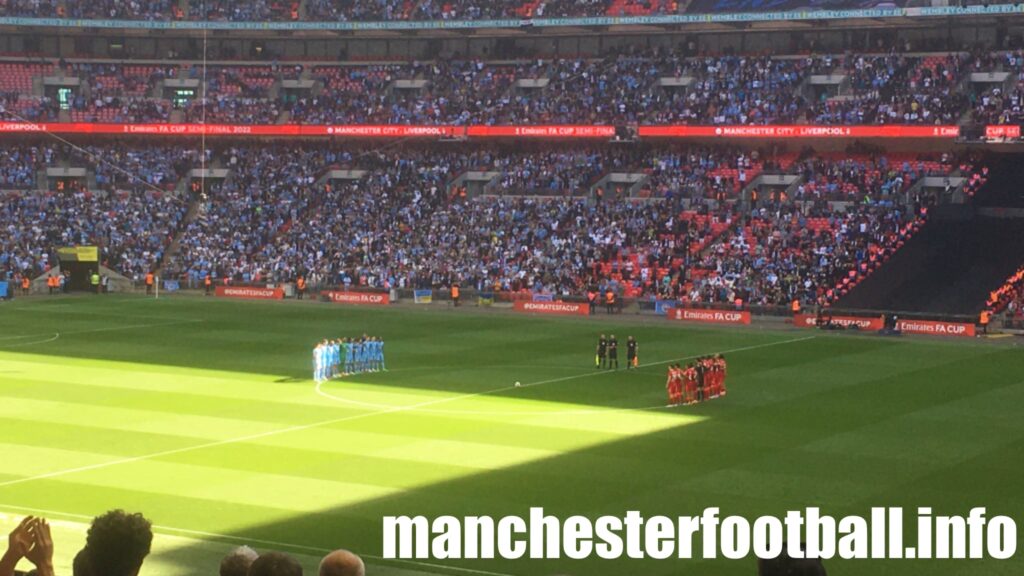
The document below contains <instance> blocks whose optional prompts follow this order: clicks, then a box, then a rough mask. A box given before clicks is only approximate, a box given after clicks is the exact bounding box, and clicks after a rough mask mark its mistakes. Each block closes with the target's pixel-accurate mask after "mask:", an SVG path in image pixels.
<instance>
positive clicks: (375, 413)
mask: <svg viewBox="0 0 1024 576" xmlns="http://www.w3.org/2000/svg"><path fill="white" fill-rule="evenodd" d="M813 338H815V336H807V337H805V338H794V339H791V340H782V341H779V342H769V343H766V344H758V345H756V346H747V347H745V348H738V349H736V350H734V352H739V351H741V350H754V349H758V348H768V347H771V346H781V345H784V344H791V343H794V342H802V341H805V340H811V339H813ZM669 362H675V360H665V361H662V362H656V363H653V364H667V363H669ZM591 375H595V373H587V374H578V375H576V376H565V377H562V378H554V379H552V380H542V381H540V382H533V383H531V384H524V386H540V385H543V384H553V383H555V382H564V381H566V380H572V379H575V378H583V377H586V376H591ZM513 389H515V386H504V387H502V388H496V389H493V390H484V391H482V392H473V393H470V394H460V395H458V396H448V397H445V398H438V399H436V400H428V401H425V402H419V403H417V404H411V405H408V406H394V407H391V408H387V409H382V410H377V411H372V412H365V413H362V414H353V415H349V416H342V417H340V418H332V419H329V420H321V421H318V422H311V423H309V424H298V425H295V426H289V427H287V428H279V429H277V430H268V431H266V432H260V433H257V434H248V435H246V436H239V437H235V438H226V439H224V440H214V441H212V442H204V443H202V444H197V445H194V446H185V447H182V448H174V449H171V450H162V451H160V452H152V453H150V454H142V455H139V456H130V457H128V458H118V459H116V460H109V461H107V462H98V463H96V464H89V465H87V466H79V467H76V468H66V469H64V470H55V471H53V472H46V473H43V474H38V475H35V476H27V477H25V478H16V479H14V480H8V481H6V482H0V488H4V487H7V486H16V485H20V484H27V483H29V482H35V481H37V480H48V479H51V478H59V477H62V476H68V475H71V474H77V473H80V472H89V471H92V470H100V469H103V468H110V467H112V466H120V465H122V464H131V463H133V462H142V461H145V460H152V459H154V458H164V457H167V456H175V455H178V454H184V453H187V452H195V451H197V450H205V449H207V448H217V447H220V446H227V445H230V444H238V443H241V442H251V441H253V440H261V439H263V438H269V437H271V436H278V435H280V434H288V433H291V432H302V431H305V430H310V429H313V428H321V427H324V426H333V425H335V424H341V423H344V422H352V421H355V420H362V419H364V418H372V417H374V416H384V415H387V414H397V413H399V412H410V411H414V410H417V409H421V408H427V407H430V406H436V405H438V404H446V403H448V402H455V401H458V400H466V399H468V398H476V397H478V396H484V395H487V394H496V393H498V392H506V391H509V390H513Z"/></svg>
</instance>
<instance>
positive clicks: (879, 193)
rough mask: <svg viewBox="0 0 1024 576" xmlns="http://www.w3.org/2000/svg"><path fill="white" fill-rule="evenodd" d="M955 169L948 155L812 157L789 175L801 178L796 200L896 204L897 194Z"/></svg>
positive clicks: (795, 167)
mask: <svg viewBox="0 0 1024 576" xmlns="http://www.w3.org/2000/svg"><path fill="white" fill-rule="evenodd" d="M953 169H954V167H953V165H952V161H951V158H950V156H949V155H948V154H946V155H943V156H941V157H939V158H934V159H927V160H919V159H911V158H903V159H900V158H899V157H898V156H885V155H870V156H868V157H863V156H861V157H848V156H847V155H846V154H842V155H831V156H820V155H813V156H811V157H809V158H806V159H803V160H800V161H798V162H796V163H795V164H794V165H793V166H792V167H791V169H790V170H789V172H792V173H796V174H799V175H800V176H801V177H802V182H801V183H800V184H799V186H797V189H796V192H795V194H794V196H795V198H796V199H797V200H818V199H828V200H852V201H856V202H869V203H871V202H888V203H893V202H894V201H895V200H897V198H896V195H897V194H899V193H901V192H905V191H906V190H907V189H908V188H909V187H910V186H911V185H912V184H913V183H914V182H917V181H918V180H919V179H921V178H923V177H924V176H930V175H945V174H949V173H950V172H951V171H953Z"/></svg>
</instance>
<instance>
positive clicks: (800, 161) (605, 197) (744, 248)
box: [0, 143, 970, 304]
mask: <svg viewBox="0 0 1024 576" xmlns="http://www.w3.org/2000/svg"><path fill="white" fill-rule="evenodd" d="M8 154H14V155H16V156H17V157H18V159H19V160H18V161H14V160H11V161H8V162H7V163H9V164H11V165H12V166H20V165H22V164H26V163H27V164H28V165H32V166H37V165H38V162H39V161H40V160H39V158H49V157H51V156H52V152H47V151H45V150H44V149H39V150H36V149H31V148H29V149H22V150H14V151H8ZM68 159H69V164H70V165H73V166H75V165H79V164H84V165H87V166H90V167H91V169H92V173H93V174H94V175H95V182H96V188H97V189H98V190H99V192H97V193H93V192H92V191H86V190H81V189H73V190H63V191H58V192H35V193H18V194H15V195H12V196H11V197H10V198H9V199H8V200H7V201H5V202H4V205H3V207H2V208H0V228H2V229H6V230H7V233H5V234H4V236H3V238H4V239H3V242H4V244H3V250H2V258H0V264H2V265H5V267H7V268H11V269H14V270H16V271H18V272H22V273H29V274H39V273H41V272H43V271H45V270H46V269H47V266H48V265H49V264H50V262H49V261H48V260H47V258H48V254H49V252H50V250H51V249H52V248H53V247H57V246H63V245H76V244H95V245H99V246H101V247H103V250H104V258H105V260H106V261H107V263H108V265H110V267H112V268H114V269H115V270H118V271H119V272H121V273H123V274H125V275H126V276H128V277H130V278H135V279H138V278H140V277H142V276H144V275H145V273H146V272H147V271H149V270H151V269H152V268H153V267H154V266H155V265H156V264H157V263H159V262H161V261H162V260H163V258H164V252H165V250H166V249H167V247H168V246H169V245H170V244H171V242H172V239H174V238H177V240H178V250H177V252H176V253H175V254H174V257H173V258H172V259H171V260H170V261H169V262H168V263H167V266H166V268H165V269H164V274H163V275H164V276H165V277H175V276H177V277H181V278H183V279H186V280H188V281H191V282H192V283H193V284H197V283H199V282H201V281H202V280H203V279H204V278H205V277H206V276H207V275H210V276H211V277H213V278H216V279H218V280H223V279H228V280H230V281H235V282H264V281H269V282H287V281H291V280H292V279H294V278H295V277H297V276H298V275H300V274H301V275H304V276H306V278H307V281H308V282H309V283H310V284H311V285H313V286H318V285H340V284H345V285H354V286H367V287H376V288H382V287H386V286H393V287H406V288H408V287H421V286H439V285H446V284H447V283H449V282H451V281H459V282H461V283H463V284H464V285H465V286H475V287H478V288H480V289H494V290H501V291H510V292H517V291H530V292H543V293H552V294H561V295H579V294H582V293H583V292H585V291H586V290H587V289H588V288H589V287H592V286H595V285H598V286H601V287H602V289H604V288H607V287H609V286H611V287H612V288H613V289H614V290H616V291H617V292H619V293H621V294H622V295H625V296H629V297H647V296H666V297H671V298H686V299H689V300H691V301H693V302H702V303H707V302H714V303H718V302H732V301H734V300H735V298H736V297H737V295H739V296H738V297H740V298H742V299H743V300H744V301H746V302H749V303H758V304H768V303H771V304H784V303H786V302H788V301H789V299H791V298H794V297H795V298H798V299H805V300H807V301H818V300H821V299H822V298H826V299H828V298H833V297H836V296H838V293H837V292H836V290H837V289H842V286H838V287H837V285H836V283H841V282H846V283H848V282H850V281H855V280H856V278H857V277H858V276H859V275H861V274H865V273H867V272H869V271H870V267H871V266H873V265H875V263H876V262H880V259H883V258H885V257H887V255H888V254H889V253H890V252H891V250H893V249H894V248H895V247H896V246H897V245H899V243H900V242H902V241H904V240H905V238H906V237H907V236H908V235H909V234H912V233H913V232H914V231H915V230H916V229H917V227H919V226H920V224H921V222H922V214H923V210H918V207H915V206H913V205H911V204H908V203H907V202H908V199H907V198H905V197H901V196H900V195H899V194H898V193H899V192H902V191H905V190H907V189H908V188H909V187H910V186H912V185H913V184H914V183H915V182H916V181H918V180H919V179H920V178H922V177H923V176H925V175H935V174H943V173H945V174H948V173H951V172H953V171H956V170H960V171H962V172H963V173H964V174H965V175H967V174H968V173H969V172H970V168H969V166H965V165H963V164H957V163H956V162H954V161H953V159H952V158H950V157H949V156H944V157H939V156H935V157H929V156H923V157H920V158H918V157H908V156H901V155H898V154H897V155H892V156H885V155H881V154H874V155H870V154H847V155H832V154H816V153H813V151H806V152H804V153H801V154H799V155H795V154H794V155H789V154H779V153H775V152H765V151H762V150H742V149H731V148H710V147H708V148H701V147H692V148H682V147H673V146H662V147H655V148H647V147H616V146H610V145H606V146H593V147H564V146H553V145H540V144H538V145H536V146H533V147H526V148H519V149H510V148H502V147H496V148H491V147H488V148H480V147H477V146H470V145H466V144H452V145H450V147H449V148H448V149H447V150H445V149H432V148H430V147H423V146H416V145H409V146H405V145H399V146H397V147H395V148H383V149H381V148H377V149H361V148H353V147H348V146H330V145H328V146H325V145H314V144H312V143H310V144H303V145H299V146H295V145H284V144H264V145H259V146H238V145H235V146H231V147H227V148H223V149H220V150H218V151H216V152H209V151H208V152H207V156H206V157H205V158H200V157H199V156H198V152H197V151H196V150H194V149H191V148H189V147H176V146H167V145H158V146H151V147H146V146H139V147H134V146H130V145H127V144H125V143H111V144H105V145H98V146H89V147H86V148H82V149H76V150H73V151H72V152H71V153H70V154H69V155H68ZM203 163H205V164H206V165H210V166H217V167H222V168H225V169H226V170H227V177H226V178H223V179H210V180H207V181H205V188H204V187H203V184H201V183H200V182H201V181H194V182H193V183H194V184H195V185H196V186H198V187H196V186H194V187H193V189H192V196H191V201H192V202H194V203H195V208H194V213H195V217H194V218H193V219H191V220H190V221H189V222H188V223H187V224H185V223H183V218H184V215H185V213H186V212H187V211H188V201H187V200H186V199H184V198H181V197H179V196H176V195H174V194H172V193H170V191H171V189H172V188H174V186H175V184H176V183H177V182H179V181H180V179H181V178H182V177H183V176H185V175H186V173H187V171H188V170H189V169H191V168H194V167H196V166H198V165H199V164H203ZM3 165H4V162H0V166H3ZM335 170H341V171H347V172H341V173H342V174H346V176H344V177H342V178H341V179H328V178H325V176H327V175H329V173H330V172H331V171H335ZM761 170H773V171H779V172H783V173H789V174H792V175H794V176H796V177H797V182H796V183H795V184H794V186H795V189H796V192H795V193H794V194H793V195H792V197H791V198H787V197H784V196H776V195H773V196H765V197H763V198H761V199H758V198H756V197H753V196H743V195H742V194H741V192H742V190H743V188H744V184H745V183H747V182H748V181H751V180H753V179H754V178H756V176H757V174H758V173H759V171H761ZM468 172H474V173H491V174H493V175H494V176H493V178H492V179H491V181H490V182H489V183H487V184H486V185H483V184H480V185H478V186H477V187H476V188H474V190H473V192H472V193H467V188H466V183H464V182H461V181H460V180H459V179H458V177H459V176H460V175H462V174H464V173H468ZM610 173H626V174H634V175H637V176H639V180H638V181H637V183H636V185H635V186H634V185H632V184H630V185H613V184H610V183H609V182H610V181H609V180H606V179H605V176H607V175H609V174H610ZM345 178H350V179H348V180H346V179H345ZM29 187H31V186H29ZM650 200H653V201H650ZM836 201H839V202H838V204H837V203H836ZM747 202H750V204H747ZM865 266H867V268H865ZM850 271H853V272H854V273H855V274H854V276H853V277H849V278H847V277H842V274H844V273H848V272H850ZM830 290H831V291H832V292H829V291H830Z"/></svg>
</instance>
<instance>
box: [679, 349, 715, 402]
mask: <svg viewBox="0 0 1024 576" xmlns="http://www.w3.org/2000/svg"><path fill="white" fill-rule="evenodd" d="M727 372H728V366H727V364H726V362H725V356H722V355H721V354H715V355H714V356H702V357H700V358H697V359H696V360H695V361H693V362H690V363H689V364H687V365H686V367H685V368H684V367H682V366H680V365H679V364H678V363H676V364H672V365H671V366H669V367H668V382H667V383H666V384H665V389H666V390H668V402H669V406H680V405H690V404H696V403H698V402H704V401H706V400H712V399H714V398H718V397H719V396H725V394H726V390H725V377H726V373H727Z"/></svg>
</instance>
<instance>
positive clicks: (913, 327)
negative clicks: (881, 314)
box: [896, 320, 974, 337]
mask: <svg viewBox="0 0 1024 576" xmlns="http://www.w3.org/2000/svg"><path fill="white" fill-rule="evenodd" d="M896 329H897V330H899V331H900V332H906V333H907V334H932V335H935V336H970V337H974V324H971V323H964V322H936V321H934V320H897V321H896Z"/></svg>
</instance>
